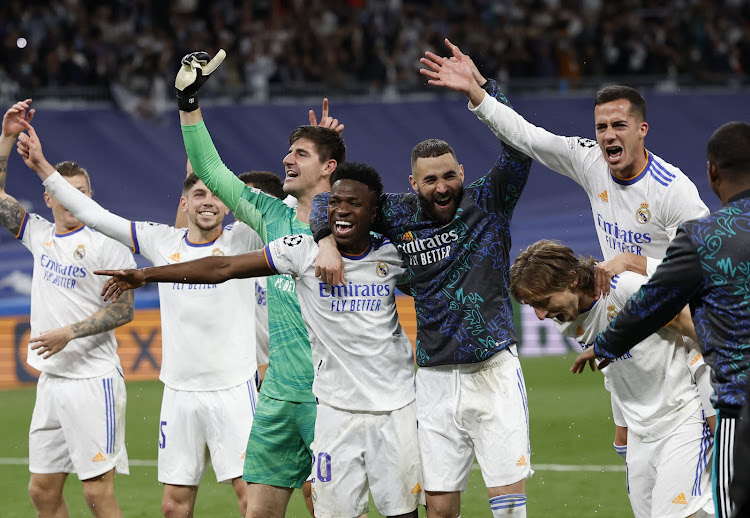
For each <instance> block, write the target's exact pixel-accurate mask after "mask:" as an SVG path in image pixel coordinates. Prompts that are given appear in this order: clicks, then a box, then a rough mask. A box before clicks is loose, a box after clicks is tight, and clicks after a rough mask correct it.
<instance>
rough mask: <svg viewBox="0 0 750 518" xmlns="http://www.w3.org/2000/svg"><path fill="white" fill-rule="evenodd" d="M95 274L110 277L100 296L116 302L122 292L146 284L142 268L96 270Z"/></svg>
mask: <svg viewBox="0 0 750 518" xmlns="http://www.w3.org/2000/svg"><path fill="white" fill-rule="evenodd" d="M94 273H95V274H96V275H109V276H110V278H109V279H107V282H106V283H105V284H104V287H103V288H102V296H103V297H104V300H105V301H107V300H109V299H110V298H111V299H112V302H116V301H117V299H119V298H120V295H122V294H123V293H124V292H126V291H128V290H134V289H137V288H140V287H141V286H143V285H144V284H146V277H145V274H144V273H143V270H135V269H133V270H96V271H95V272H94Z"/></svg>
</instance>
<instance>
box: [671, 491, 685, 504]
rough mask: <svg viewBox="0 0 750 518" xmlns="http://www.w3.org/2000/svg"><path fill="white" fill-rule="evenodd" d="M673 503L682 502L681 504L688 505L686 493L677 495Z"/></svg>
mask: <svg viewBox="0 0 750 518" xmlns="http://www.w3.org/2000/svg"><path fill="white" fill-rule="evenodd" d="M672 503H673V504H680V505H687V503H688V501H687V499H686V498H685V493H680V494H679V495H677V496H676V497H674V500H672Z"/></svg>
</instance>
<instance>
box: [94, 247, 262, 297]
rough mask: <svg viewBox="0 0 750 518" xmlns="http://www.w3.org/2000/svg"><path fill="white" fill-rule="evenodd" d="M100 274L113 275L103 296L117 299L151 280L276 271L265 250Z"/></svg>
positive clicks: (204, 280)
mask: <svg viewBox="0 0 750 518" xmlns="http://www.w3.org/2000/svg"><path fill="white" fill-rule="evenodd" d="M94 273H95V274H97V275H109V276H111V277H112V278H111V279H108V280H107V283H106V284H105V285H104V289H102V295H103V296H104V300H109V299H110V298H112V300H117V299H118V298H119V297H120V296H121V294H122V293H124V292H126V291H127V290H133V289H136V288H140V287H141V286H143V285H144V284H146V283H149V282H176V283H180V284H218V283H221V282H225V281H228V280H230V279H245V278H248V277H265V276H266V275H275V274H276V272H275V271H274V270H273V269H272V268H271V267H270V266H269V265H268V261H267V260H266V256H265V250H256V251H254V252H249V253H247V254H241V255H232V256H211V257H204V258H203V259H196V260H195V261H187V262H184V263H177V264H169V265H166V266H153V267H149V268H142V269H139V270H98V271H95V272H94Z"/></svg>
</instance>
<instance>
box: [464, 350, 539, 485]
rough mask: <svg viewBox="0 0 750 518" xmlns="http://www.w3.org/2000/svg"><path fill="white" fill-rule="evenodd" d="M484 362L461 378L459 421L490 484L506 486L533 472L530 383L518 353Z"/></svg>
mask: <svg viewBox="0 0 750 518" xmlns="http://www.w3.org/2000/svg"><path fill="white" fill-rule="evenodd" d="M514 350H515V348H514ZM484 363H485V365H484V366H483V368H481V369H480V370H478V371H476V372H473V373H470V374H467V373H464V374H461V376H460V382H461V395H460V401H459V407H458V411H457V412H458V414H457V417H458V419H457V421H458V422H459V423H460V424H461V425H462V426H464V427H465V428H466V430H467V431H468V433H469V436H470V437H471V440H472V443H473V446H474V452H475V455H476V458H477V461H478V462H479V467H480V469H481V470H482V476H483V477H484V482H485V484H486V486H487V487H500V486H507V485H510V484H515V483H518V482H519V481H522V480H524V479H526V478H527V477H529V476H531V473H532V471H531V446H530V442H529V413H528V401H527V399H526V385H525V382H524V378H523V372H522V371H521V365H520V363H519V361H518V357H517V356H516V355H515V354H514V351H511V350H506V351H501V352H499V353H497V354H496V355H495V356H494V357H493V358H492V359H490V360H487V361H486V362H484Z"/></svg>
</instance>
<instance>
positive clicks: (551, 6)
mask: <svg viewBox="0 0 750 518" xmlns="http://www.w3.org/2000/svg"><path fill="white" fill-rule="evenodd" d="M446 36H448V37H450V38H451V39H452V40H453V41H454V42H457V43H459V44H460V45H461V47H462V49H463V50H464V51H466V52H467V53H468V54H470V55H471V56H472V57H473V58H474V59H475V61H476V62H477V64H478V65H480V69H481V70H482V72H483V73H484V74H485V75H486V76H488V77H494V78H496V79H498V80H499V81H500V82H501V83H503V86H504V87H505V88H506V90H507V91H509V92H511V93H526V92H553V91H554V92H560V91H562V92H566V91H578V90H584V91H589V90H595V89H597V88H598V87H599V86H600V85H601V84H602V82H605V81H609V82H616V81H618V79H619V80H620V81H624V79H623V78H626V77H627V81H626V82H627V83H628V84H631V85H633V86H641V87H643V86H648V87H652V88H656V89H659V90H662V91H670V90H676V89H682V88H707V87H708V88H711V87H724V88H726V87H740V86H743V85H744V86H747V85H748V84H750V2H748V1H745V0H621V1H618V2H605V1H603V0H440V1H431V0H253V1H250V0H245V1H242V0H153V1H149V0H109V1H107V2H105V3H102V2H99V1H98V0H47V1H43V0H23V1H22V0H4V1H3V7H2V8H1V10H0V42H2V43H1V46H0V105H9V104H11V103H12V102H13V101H14V100H15V99H16V98H17V97H18V96H19V95H21V92H23V94H22V95H23V96H27V93H28V94H29V95H30V96H32V97H34V98H35V99H36V100H45V99H59V100H62V101H67V102H71V101H75V100H82V101H88V102H91V101H105V102H112V101H114V102H116V103H117V105H118V106H119V107H121V108H122V109H124V110H126V111H128V112H131V113H133V114H136V115H139V116H143V117H149V118H151V117H156V116H158V115H159V114H161V113H163V112H164V110H166V109H168V108H171V107H172V104H171V95H172V89H173V87H172V81H173V76H174V72H175V70H176V67H177V63H178V60H179V58H180V57H181V56H182V55H184V54H186V53H187V52H190V51H193V50H206V51H209V52H211V53H214V52H215V51H216V50H218V49H219V48H224V49H225V50H226V51H227V56H228V57H227V60H226V62H225V64H224V65H223V66H222V67H221V68H219V70H218V71H217V73H216V76H218V77H216V78H215V79H212V80H211V81H210V82H209V83H208V84H207V89H209V90H210V92H212V93H213V95H214V96H215V97H221V98H224V100H225V102H234V103H236V102H263V101H265V100H267V99H269V98H280V97H295V98H299V97H320V96H321V95H323V94H325V95H335V96H337V97H338V98H341V97H342V96H345V95H350V96H378V97H382V98H384V99H396V98H403V97H405V96H409V95H415V94H419V95H425V94H427V95H436V93H435V91H434V90H428V89H427V88H426V87H425V85H424V81H423V80H422V79H421V78H420V76H419V75H418V74H417V73H416V69H417V68H419V63H418V59H419V57H420V56H421V55H422V54H423V53H424V51H425V50H435V51H437V52H439V53H444V52H445V47H444V45H443V43H442V40H443V38H444V37H446ZM204 97H208V95H206V94H204Z"/></svg>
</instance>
